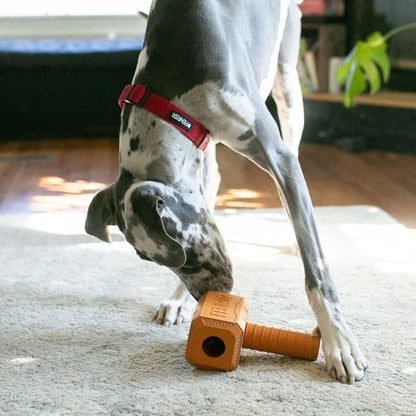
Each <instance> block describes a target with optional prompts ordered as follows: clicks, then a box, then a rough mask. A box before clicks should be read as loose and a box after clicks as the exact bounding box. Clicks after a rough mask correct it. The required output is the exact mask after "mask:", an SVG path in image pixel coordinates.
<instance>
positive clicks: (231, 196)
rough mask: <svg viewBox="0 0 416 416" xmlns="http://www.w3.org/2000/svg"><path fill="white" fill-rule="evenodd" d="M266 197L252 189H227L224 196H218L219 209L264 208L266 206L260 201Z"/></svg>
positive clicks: (217, 204)
mask: <svg viewBox="0 0 416 416" xmlns="http://www.w3.org/2000/svg"><path fill="white" fill-rule="evenodd" d="M264 196H265V195H264V194H262V193H259V192H256V191H253V190H252V189H227V191H226V192H225V193H223V194H218V195H217V201H216V206H217V207H218V208H264V207H265V204H263V203H261V202H259V199H261V198H263V197H264Z"/></svg>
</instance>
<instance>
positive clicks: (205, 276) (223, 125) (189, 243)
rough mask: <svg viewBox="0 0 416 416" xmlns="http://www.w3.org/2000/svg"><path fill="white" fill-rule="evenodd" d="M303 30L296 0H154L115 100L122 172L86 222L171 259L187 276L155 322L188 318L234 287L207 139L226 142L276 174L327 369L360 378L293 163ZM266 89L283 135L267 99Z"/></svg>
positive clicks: (363, 363)
mask: <svg viewBox="0 0 416 416" xmlns="http://www.w3.org/2000/svg"><path fill="white" fill-rule="evenodd" d="M299 35H300V11H299V8H298V6H297V4H296V1H295V0H256V1H253V0H238V1H236V0H187V1H184V0H153V3H152V6H151V10H150V15H149V20H148V25H147V29H146V35H145V42H144V48H143V50H142V51H141V53H140V56H139V60H138V65H137V69H136V72H135V74H134V77H133V82H132V84H131V85H129V86H127V87H126V88H125V89H124V91H123V93H122V96H121V97H120V101H119V102H120V105H121V106H122V107H123V111H122V114H121V128H120V155H119V165H120V174H119V177H118V178H117V180H116V182H115V183H113V184H112V185H111V186H109V187H108V188H106V189H104V190H102V191H101V192H99V193H98V194H97V195H96V196H95V197H94V199H93V201H92V202H91V205H90V207H89V211H88V217H87V220H86V230H87V232H88V233H90V234H92V235H94V236H96V237H98V238H100V239H102V240H105V241H110V237H109V232H108V227H107V226H108V225H117V226H118V227H119V228H120V230H121V231H122V232H123V233H124V235H125V237H126V240H127V241H128V242H129V243H131V244H132V245H133V246H134V248H135V249H136V252H137V254H138V255H139V256H140V257H142V258H144V259H146V260H152V261H154V262H156V263H158V264H161V265H164V266H167V267H169V268H170V269H171V270H172V271H173V272H174V273H175V274H176V275H177V276H179V278H180V280H181V282H182V283H181V284H180V286H179V287H178V288H177V289H176V291H175V293H174V294H173V296H172V298H171V299H169V300H168V301H165V302H163V303H162V304H161V306H160V307H159V308H158V310H157V311H156V313H155V319H156V320H157V321H158V322H159V323H161V324H165V325H169V324H175V323H181V322H183V321H188V320H190V319H191V317H192V312H193V308H194V306H195V299H198V298H199V297H200V296H201V295H202V294H203V293H205V292H206V291H208V290H217V291H223V292H229V291H231V289H232V285H233V277H232V268H231V263H230V260H229V258H228V255H227V252H226V248H225V245H224V241H223V238H222V236H221V234H220V232H219V230H218V228H217V226H216V225H215V222H214V219H213V217H212V211H213V207H214V202H215V195H216V191H217V190H218V184H219V175H218V172H217V165H216V162H215V145H214V143H213V142H212V141H211V143H209V144H208V140H209V139H210V137H211V136H212V137H213V139H214V140H215V141H219V142H222V143H224V144H226V145H227V146H229V147H230V148H232V149H233V150H235V151H237V152H239V153H241V154H243V155H244V156H246V157H247V158H249V159H250V160H252V161H253V162H254V163H256V164H257V165H258V166H260V167H261V168H262V169H264V170H265V171H267V172H268V173H269V174H270V175H271V176H272V177H273V178H274V180H275V181H276V184H277V185H278V189H279V193H280V196H281V198H282V201H283V203H284V205H285V207H286V209H287V211H288V213H289V216H290V219H291V221H292V223H293V227H294V230H295V233H296V238H297V241H298V245H299V249H300V254H301V256H302V260H303V264H304V269H305V286H306V293H307V295H308V298H309V302H310V305H311V307H312V309H313V311H314V313H315V315H316V318H317V322H318V328H317V330H316V331H319V332H320V334H321V336H322V345H323V351H324V354H325V360H326V364H327V369H328V372H329V374H330V375H331V376H332V377H333V378H335V379H338V380H339V381H341V382H342V383H353V382H355V381H359V380H361V379H362V378H363V376H364V373H365V371H366V368H367V360H366V359H365V357H364V356H363V354H362V353H361V351H360V348H359V346H358V343H357V340H356V338H355V336H354V335H353V333H352V332H351V330H350V329H349V327H348V325H347V323H346V322H345V320H344V318H343V316H342V313H341V310H340V307H339V304H338V295H337V292H336V289H335V287H334V284H333V282H332V280H331V278H330V274H329V271H328V267H327V264H326V262H325V258H324V255H323V253H322V249H321V246H320V243H319V238H318V233H317V229H316V225H315V220H314V216H313V212H312V205H311V201H310V197H309V193H308V190H307V187H306V184H305V180H304V178H303V174H302V172H301V169H300V166H299V163H298V159H297V147H298V144H299V141H300V136H301V133H302V129H303V107H302V97H301V92H300V86H299V81H298V76H297V73H296V61H297V56H298V48H299ZM270 92H272V95H273V98H274V99H275V101H276V104H277V108H278V111H279V120H280V124H281V131H282V136H283V140H282V139H281V136H280V132H279V129H278V127H277V125H276V122H275V120H274V119H273V117H272V116H271V115H270V113H269V112H268V110H267V108H266V106H265V103H264V102H265V99H266V97H267V96H268V95H269V93H270ZM205 148H206V150H205V152H204V151H203V150H202V149H205Z"/></svg>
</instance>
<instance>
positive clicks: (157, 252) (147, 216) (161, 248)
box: [131, 189, 186, 268]
mask: <svg viewBox="0 0 416 416" xmlns="http://www.w3.org/2000/svg"><path fill="white" fill-rule="evenodd" d="M131 203H132V208H133V212H134V215H135V217H136V218H137V219H138V220H139V221H140V225H141V226H142V227H143V229H144V231H145V232H146V234H147V236H148V237H149V239H146V238H144V239H135V241H134V246H135V247H136V249H137V250H138V251H139V252H142V253H145V256H146V257H150V258H151V259H152V260H153V261H155V262H156V263H159V264H162V265H163V266H167V267H171V268H179V267H182V266H183V265H184V264H185V261H186V254H185V251H184V249H183V247H182V245H181V244H180V243H179V242H178V241H176V240H175V239H174V237H173V236H171V235H169V234H168V232H167V230H166V227H165V224H164V222H163V218H162V215H161V214H162V211H163V207H164V203H165V202H164V201H163V199H162V198H161V197H160V196H158V195H155V194H153V193H152V192H149V191H148V190H145V189H136V190H134V191H133V193H132V195H131ZM150 241H151V243H150Z"/></svg>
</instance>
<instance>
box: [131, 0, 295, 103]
mask: <svg viewBox="0 0 416 416" xmlns="http://www.w3.org/2000/svg"><path fill="white" fill-rule="evenodd" d="M290 1H292V0H283V1H278V0H258V1H255V2H253V1H252V0H240V1H235V0H192V1H186V2H184V1H181V0H170V1H156V2H155V5H154V7H153V9H152V11H151V13H150V16H149V21H148V25H147V30H146V36H145V44H144V50H143V51H142V54H143V55H144V56H143V61H142V64H141V68H138V71H136V75H135V79H134V82H139V83H142V84H149V85H155V83H156V85H158V89H159V93H160V94H161V95H163V96H164V97H165V98H167V99H172V98H173V97H174V96H180V95H182V94H183V93H184V92H186V91H188V90H190V89H191V88H193V87H194V86H195V85H199V84H201V83H203V82H207V81H214V82H217V83H219V84H220V85H221V86H224V87H226V88H227V89H228V90H233V89H236V88H238V89H241V88H242V86H244V87H245V88H246V89H247V91H250V90H251V89H258V88H260V86H261V84H262V82H264V80H265V79H267V78H268V77H269V73H270V72H272V73H273V76H274V74H275V72H276V65H277V52H278V50H277V47H276V45H278V44H279V41H278V40H279V37H281V36H282V33H279V30H280V32H282V31H283V26H284V25H283V24H282V20H283V21H284V19H285V18H286V15H287V7H288V4H289V3H290ZM225 10H226V12H225ZM270 16H273V18H270ZM172 27H175V31H172V30H171V28H172ZM201 39H203V41H201ZM271 39H273V41H271ZM144 63H145V65H144ZM271 63H273V65H272V66H273V67H274V68H270V66H271ZM253 75H254V76H253ZM269 78H270V77H269ZM253 81H254V82H255V83H253ZM269 84H270V81H269ZM265 89H266V90H267V87H266V88H265ZM270 89H271V85H269V86H268V91H270Z"/></svg>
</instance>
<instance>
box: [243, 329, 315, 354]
mask: <svg viewBox="0 0 416 416" xmlns="http://www.w3.org/2000/svg"><path fill="white" fill-rule="evenodd" d="M319 343H320V338H319V337H311V335H309V334H305V333H302V332H295V331H287V330H284V329H278V328H271V327H268V326H264V325H257V324H251V323H249V322H247V324H246V329H245V332H244V340H243V348H249V349H251V350H259V351H267V352H273V353H275V354H282V355H287V356H289V357H294V358H301V359H304V360H311V361H315V360H316V358H317V357H318V352H319Z"/></svg>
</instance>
